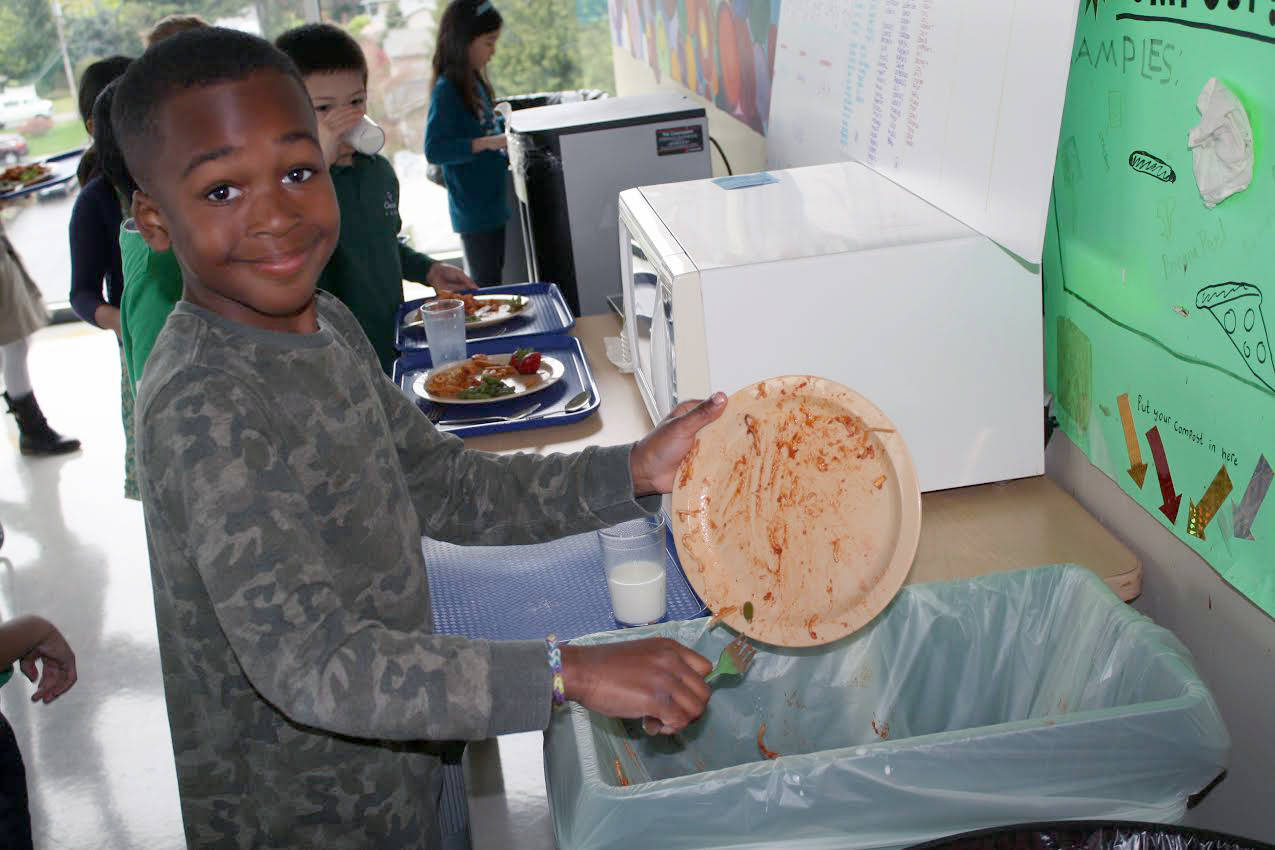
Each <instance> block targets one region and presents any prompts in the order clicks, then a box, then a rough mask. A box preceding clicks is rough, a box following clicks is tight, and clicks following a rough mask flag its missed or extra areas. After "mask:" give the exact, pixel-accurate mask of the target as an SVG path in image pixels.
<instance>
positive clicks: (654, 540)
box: [598, 514, 668, 626]
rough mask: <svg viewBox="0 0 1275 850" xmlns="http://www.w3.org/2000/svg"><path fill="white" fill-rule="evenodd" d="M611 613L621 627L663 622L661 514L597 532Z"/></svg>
mask: <svg viewBox="0 0 1275 850" xmlns="http://www.w3.org/2000/svg"><path fill="white" fill-rule="evenodd" d="M598 542H599V544H601V546H602V565H603V567H604V568H605V569H606V575H607V589H608V590H609V591H610V593H611V610H612V611H613V612H614V614H615V621H616V622H617V623H619V624H620V625H622V626H641V625H645V624H647V623H655V622H658V621H660V620H662V619H664V614H665V612H666V610H667V607H668V597H667V593H666V589H667V579H666V576H665V570H666V566H665V564H666V558H667V555H666V549H665V529H664V515H663V514H659V515H657V516H654V517H649V518H646V519H637V520H632V521H631V522H625V523H621V524H620V525H616V526H613V527H611V528H604V529H602V530H601V531H599V532H598Z"/></svg>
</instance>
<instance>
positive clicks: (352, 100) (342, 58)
mask: <svg viewBox="0 0 1275 850" xmlns="http://www.w3.org/2000/svg"><path fill="white" fill-rule="evenodd" d="M275 44H276V45H277V46H278V47H279V49H280V50H282V51H283V52H284V53H286V54H288V56H289V57H290V58H291V59H292V61H293V62H295V63H296V65H297V67H298V68H299V69H300V70H301V76H302V78H303V79H304V80H305V85H306V90H307V91H308V92H309V93H310V99H311V101H312V102H313V103H314V109H315V112H316V114H317V117H318V119H319V141H320V144H321V145H322V147H323V154H324V158H325V159H326V160H327V162H328V164H329V165H330V166H331V172H332V185H333V188H335V189H336V197H337V204H338V206H339V207H340V209H341V236H340V240H339V242H338V243H337V248H336V251H335V252H334V253H333V254H332V259H331V261H329V262H328V265H327V268H325V269H324V271H323V274H322V275H321V276H320V278H319V288H320V289H325V290H327V291H328V292H331V293H332V294H333V295H335V296H336V297H337V298H339V299H341V301H342V302H343V303H344V304H345V306H347V307H349V308H350V312H351V313H353V314H354V316H355V318H356V319H358V320H359V324H360V325H362V327H363V331H364V333H366V334H367V338H368V340H370V341H371V343H372V347H373V348H374V349H375V350H376V356H377V357H378V358H379V359H380V361H381V368H382V369H384V370H385V372H386V374H389V373H390V372H391V371H392V370H393V368H394V360H395V359H396V358H397V357H398V352H397V350H396V349H395V348H394V332H395V327H394V323H395V316H396V314H397V312H398V308H399V306H400V305H401V304H402V303H403V281H404V280H412V281H416V282H418V283H426V284H429V285H430V286H434V287H442V288H443V289H448V290H452V291H456V290H463V289H473V288H475V287H474V282H473V281H472V280H470V279H469V276H468V275H466V274H465V273H464V272H462V271H461V270H460V269H457V268H455V267H453V266H449V265H447V264H445V263H436V262H434V261H433V260H431V259H430V258H429V257H427V256H425V255H424V254H422V253H420V252H419V251H415V250H413V249H412V248H409V247H408V246H407V245H404V244H403V243H402V242H401V241H399V237H398V234H399V230H400V229H401V228H402V221H401V220H400V218H399V214H398V198H399V189H398V177H397V176H396V175H395V174H394V168H393V166H391V165H390V163H389V160H387V159H385V157H383V156H380V155H373V156H367V155H365V154H362V153H358V152H357V151H355V149H354V147H353V146H352V145H351V144H350V143H349V142H348V141H347V140H346V136H347V134H348V133H349V132H350V131H351V130H352V129H354V128H356V127H357V126H358V125H359V124H360V123H362V121H363V117H364V115H365V114H366V113H367V62H366V61H365V60H364V58H363V51H362V50H361V49H360V48H359V45H358V42H356V41H355V40H354V39H353V38H351V37H350V36H349V35H347V34H346V33H345V31H344V30H341V29H339V28H338V27H334V26H332V25H331V24H307V25H305V26H301V27H297V28H296V29H291V30H288V31H287V32H285V33H284V34H283V35H281V36H279V38H278V39H277V40H276V42H275Z"/></svg>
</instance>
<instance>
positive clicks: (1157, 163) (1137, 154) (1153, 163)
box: [1129, 151, 1178, 183]
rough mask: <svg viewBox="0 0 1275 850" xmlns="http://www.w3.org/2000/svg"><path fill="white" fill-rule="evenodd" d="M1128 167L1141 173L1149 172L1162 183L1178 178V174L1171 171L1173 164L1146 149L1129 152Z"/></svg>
mask: <svg viewBox="0 0 1275 850" xmlns="http://www.w3.org/2000/svg"><path fill="white" fill-rule="evenodd" d="M1129 167H1130V168H1132V169H1133V170H1134V171H1138V172H1141V173H1142V174H1149V175H1151V176H1152V177H1154V178H1155V179H1157V180H1160V181H1162V182H1164V183H1172V182H1174V181H1175V180H1177V179H1178V175H1176V174H1174V173H1173V166H1171V165H1169V164H1168V163H1167V162H1165V161H1164V160H1162V159H1160V157H1158V156H1156V155H1155V154H1153V153H1147V152H1146V151H1134V152H1133V153H1131V154H1129Z"/></svg>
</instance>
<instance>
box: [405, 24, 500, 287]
mask: <svg viewBox="0 0 1275 850" xmlns="http://www.w3.org/2000/svg"><path fill="white" fill-rule="evenodd" d="M501 23H502V19H501V16H500V12H498V11H496V9H495V7H494V6H492V4H491V0H452V2H451V3H449V4H448V5H447V9H446V11H444V12H443V16H442V19H441V20H440V21H439V22H438V43H437V46H436V47H435V48H434V90H433V93H432V94H431V95H430V102H429V117H428V118H427V119H426V122H425V158H426V159H428V160H429V161H430V162H432V163H434V164H435V165H440V166H442V169H443V181H444V182H445V183H446V184H447V203H448V209H449V211H450V213H451V217H452V228H453V229H454V230H455V231H456V232H457V233H459V234H460V240H461V242H462V243H463V244H464V246H465V267H466V268H467V269H468V270H469V273H470V275H472V276H473V278H474V280H476V281H478V283H480V284H482V285H484V286H488V285H491V284H498V283H500V282H501V279H502V277H503V274H504V272H503V268H504V256H505V225H506V223H507V222H508V221H509V204H508V201H507V198H508V194H507V192H506V188H505V183H506V172H508V170H509V161H508V160H507V159H506V157H505V150H504V149H505V134H504V128H503V127H502V126H501V123H500V121H499V119H498V118H497V117H496V114H495V111H494V109H493V108H492V88H491V83H490V82H488V80H487V76H486V68H487V63H488V62H490V61H491V57H492V56H493V55H494V54H495V52H496V42H497V41H498V40H499V39H500V28H501Z"/></svg>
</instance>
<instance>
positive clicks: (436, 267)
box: [425, 262, 478, 292]
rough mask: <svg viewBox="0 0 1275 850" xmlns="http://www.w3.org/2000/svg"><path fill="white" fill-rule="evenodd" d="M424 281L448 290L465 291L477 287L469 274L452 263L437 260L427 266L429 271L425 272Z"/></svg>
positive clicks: (436, 287)
mask: <svg viewBox="0 0 1275 850" xmlns="http://www.w3.org/2000/svg"><path fill="white" fill-rule="evenodd" d="M425 283H427V284H429V285H430V286H432V287H434V288H435V289H438V288H440V287H441V288H443V289H446V290H447V291H448V292H465V291H468V290H471V289H477V288H478V284H476V283H474V281H473V279H472V278H471V277H470V276H469V275H467V274H465V273H464V272H463V271H461V270H460V269H458V268H456V267H455V266H453V265H449V264H448V263H439V262H435V263H434V264H433V265H432V266H430V267H429V271H427V272H426V273H425Z"/></svg>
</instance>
